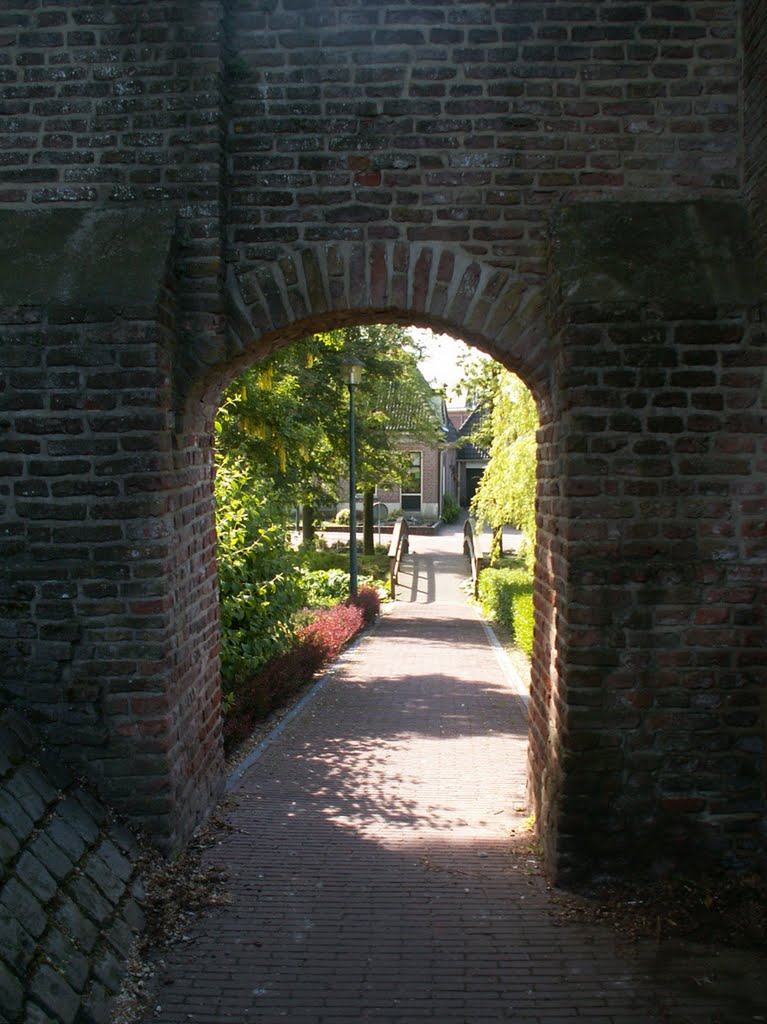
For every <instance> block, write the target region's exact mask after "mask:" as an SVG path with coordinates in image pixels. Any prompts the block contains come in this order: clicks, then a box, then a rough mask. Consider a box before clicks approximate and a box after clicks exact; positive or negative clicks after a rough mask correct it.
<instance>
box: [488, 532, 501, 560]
mask: <svg viewBox="0 0 767 1024" xmlns="http://www.w3.org/2000/svg"><path fill="white" fill-rule="evenodd" d="M502 555H503V524H501V525H500V526H495V527H493V541H492V544H491V546H490V564H491V565H495V563H496V562H497V561H498V560H499V558H501V556H502Z"/></svg>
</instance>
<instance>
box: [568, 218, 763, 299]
mask: <svg viewBox="0 0 767 1024" xmlns="http://www.w3.org/2000/svg"><path fill="white" fill-rule="evenodd" d="M551 239H552V262H553V268H554V269H555V270H556V272H557V274H558V278H559V285H560V290H561V297H562V299H563V300H564V302H565V303H567V304H568V305H584V304H586V305H603V306H614V305H620V306H622V307H623V306H626V305H629V306H632V305H633V306H637V305H647V304H648V303H649V304H652V305H653V306H655V307H657V308H659V309H663V310H664V311H665V312H673V311H679V310H689V309H696V308H697V309H705V308H709V307H718V306H722V305H728V306H729V305H732V306H738V307H743V308H749V307H753V306H757V305H759V304H760V303H761V302H764V300H765V298H766V297H767V282H765V281H764V280H763V279H762V278H761V276H760V273H759V268H758V264H757V262H756V260H755V257H754V244H753V239H752V236H751V230H750V226H749V221H748V214H747V211H746V208H745V206H743V205H742V204H740V203H736V202H724V201H718V200H697V201H694V202H665V203H661V202H652V203H649V202H646V203H641V202H590V203H572V204H568V205H562V206H560V207H557V208H556V210H555V211H554V214H553V215H552V218H551Z"/></svg>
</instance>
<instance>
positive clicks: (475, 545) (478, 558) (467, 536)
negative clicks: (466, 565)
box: [463, 519, 484, 597]
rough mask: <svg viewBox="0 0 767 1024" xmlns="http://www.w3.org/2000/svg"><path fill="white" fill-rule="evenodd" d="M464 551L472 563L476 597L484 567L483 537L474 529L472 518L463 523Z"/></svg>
mask: <svg viewBox="0 0 767 1024" xmlns="http://www.w3.org/2000/svg"><path fill="white" fill-rule="evenodd" d="M463 553H464V555H466V557H467V558H468V559H469V562H470V563H471V584H472V593H473V594H474V597H476V596H477V594H478V592H479V572H480V569H481V568H482V560H483V557H484V556H483V554H482V538H481V536H480V535H479V533H477V531H476V530H475V529H474V524H473V523H472V521H471V519H467V520H466V522H465V523H464V524H463Z"/></svg>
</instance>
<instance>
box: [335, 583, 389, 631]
mask: <svg viewBox="0 0 767 1024" xmlns="http://www.w3.org/2000/svg"><path fill="white" fill-rule="evenodd" d="M344 603H345V604H347V605H353V606H354V607H355V608H360V609H361V610H362V616H363V618H364V620H365V625H366V626H369V625H370V623H371V622H375V620H376V618H377V616H378V614H379V612H380V611H381V597H380V595H379V593H378V590H377V589H376V588H375V587H361V588H360V591H359V593H358V594H357V596H356V597H350V598H348V599H347V600H346V601H345V602H344Z"/></svg>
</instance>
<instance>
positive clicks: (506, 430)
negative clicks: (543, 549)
mask: <svg viewBox="0 0 767 1024" xmlns="http://www.w3.org/2000/svg"><path fill="white" fill-rule="evenodd" d="M488 419H489V422H490V428H491V433H492V439H491V443H490V461H489V463H488V465H487V468H486V469H485V472H484V474H483V476H482V479H481V480H480V482H479V485H478V487H477V491H476V493H475V495H474V498H473V499H472V503H471V510H472V512H473V513H474V515H475V516H476V517H477V519H478V520H479V521H480V522H483V523H487V524H488V525H489V526H491V527H492V528H493V530H494V538H493V550H492V553H491V558H492V559H496V558H497V556H498V554H499V553H500V539H501V536H502V530H503V527H504V525H505V524H506V523H511V524H512V525H514V526H516V527H517V528H518V529H520V530H521V531H522V532H523V534H524V535H525V537H526V539H527V540H528V542H529V547H530V550H532V549H533V548H534V543H535V475H536V431H537V429H538V413H537V410H536V407H535V401H534V399H533V396H532V394H531V393H530V391H529V390H528V389H527V388H526V387H525V385H524V384H523V383H522V381H521V380H520V379H519V377H516V376H515V375H514V374H513V373H509V372H508V371H506V370H501V371H500V374H499V375H498V379H497V387H496V389H495V396H494V400H493V406H492V413H491V415H490V417H488Z"/></svg>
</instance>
